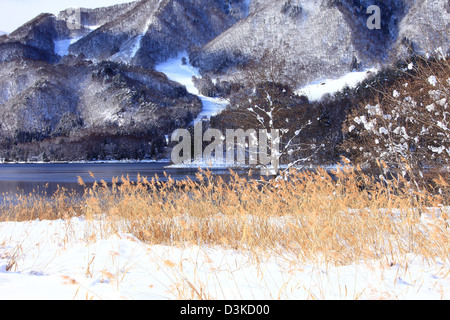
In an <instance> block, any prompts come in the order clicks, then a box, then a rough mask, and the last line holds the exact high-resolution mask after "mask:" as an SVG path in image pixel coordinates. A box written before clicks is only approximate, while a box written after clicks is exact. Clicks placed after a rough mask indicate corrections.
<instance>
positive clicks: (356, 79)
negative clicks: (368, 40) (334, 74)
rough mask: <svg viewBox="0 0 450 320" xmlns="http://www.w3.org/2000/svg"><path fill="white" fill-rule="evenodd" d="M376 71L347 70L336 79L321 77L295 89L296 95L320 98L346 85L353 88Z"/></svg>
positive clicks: (311, 98)
mask: <svg viewBox="0 0 450 320" xmlns="http://www.w3.org/2000/svg"><path fill="white" fill-rule="evenodd" d="M374 73H377V69H375V68H372V69H368V70H364V71H361V72H349V73H347V74H345V75H344V76H342V77H341V78H338V79H322V80H319V81H315V82H314V83H311V84H309V85H307V86H305V87H303V88H300V89H298V90H297V91H296V93H297V94H298V95H305V96H307V97H308V99H309V100H311V101H316V100H319V99H320V98H322V97H323V96H324V95H325V94H327V93H329V94H334V93H336V92H338V91H339V90H342V89H344V88H345V87H346V86H348V87H349V88H355V87H356V85H358V83H360V82H361V81H363V80H365V79H366V78H367V77H368V76H369V75H370V74H374Z"/></svg>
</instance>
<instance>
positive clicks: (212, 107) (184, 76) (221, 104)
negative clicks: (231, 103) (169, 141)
mask: <svg viewBox="0 0 450 320" xmlns="http://www.w3.org/2000/svg"><path fill="white" fill-rule="evenodd" d="M183 58H184V59H185V61H186V63H185V64H183ZM155 70H156V71H159V72H162V73H164V74H165V75H166V76H167V77H168V78H169V79H170V80H173V81H176V82H178V83H180V84H182V85H184V86H185V87H186V90H187V91H188V92H189V93H192V94H194V95H196V96H198V97H199V98H200V100H201V101H202V104H203V109H202V112H201V113H200V114H199V115H198V116H197V118H196V119H195V120H194V123H196V122H197V121H200V120H201V119H209V118H211V117H212V116H214V115H216V114H218V113H219V112H220V111H222V110H224V109H225V108H226V106H227V105H228V101H227V100H224V99H221V98H210V97H205V96H203V95H201V94H200V93H199V91H198V89H197V88H196V87H195V85H194V81H193V80H192V77H201V76H200V74H199V72H198V70H197V69H196V68H194V67H193V66H191V65H190V63H189V58H188V55H187V53H186V52H184V53H181V54H179V55H178V57H176V58H173V59H169V60H168V61H166V62H163V63H161V64H158V65H157V66H156V67H155Z"/></svg>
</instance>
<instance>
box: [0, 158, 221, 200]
mask: <svg viewBox="0 0 450 320" xmlns="http://www.w3.org/2000/svg"><path fill="white" fill-rule="evenodd" d="M168 165H169V163H168V162H143V163H39V164H0V197H1V196H2V194H4V193H5V194H6V193H9V194H16V193H18V192H20V193H24V194H29V193H36V192H44V191H45V192H47V193H48V194H53V193H54V192H55V191H56V190H57V189H58V187H63V188H66V189H68V190H74V191H81V190H82V189H83V188H82V187H81V186H79V185H78V176H80V177H81V178H82V179H83V181H84V182H85V183H86V184H87V185H89V184H91V183H94V181H96V180H97V182H100V180H102V179H103V180H105V181H106V182H111V181H112V178H114V177H119V178H120V177H122V176H124V177H127V176H128V177H129V178H130V180H132V181H136V180H137V176H138V174H139V175H140V176H141V177H147V178H148V179H149V180H151V178H152V177H154V176H155V174H157V175H158V177H159V180H160V181H164V180H167V178H166V177H165V176H164V172H166V173H167V175H168V176H169V175H170V176H171V177H172V179H174V180H181V179H185V178H186V177H187V176H188V177H190V178H191V179H192V180H194V179H195V173H197V172H198V170H197V169H194V168H192V169H190V168H186V169H185V168H183V169H181V168H168V167H167V166H168ZM212 171H213V172H214V173H215V174H227V173H228V170H224V169H221V170H220V169H219V170H212ZM90 172H92V174H94V176H95V179H94V178H93V177H92V176H91V174H90Z"/></svg>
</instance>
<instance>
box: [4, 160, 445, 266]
mask: <svg viewBox="0 0 450 320" xmlns="http://www.w3.org/2000/svg"><path fill="white" fill-rule="evenodd" d="M197 178H198V180H199V181H198V182H194V181H192V180H190V179H186V180H183V181H174V180H172V179H170V177H169V180H168V181H166V182H162V181H160V180H159V179H158V177H154V178H152V179H151V180H148V179H147V178H144V177H138V180H137V181H135V182H133V181H130V180H129V179H128V178H125V177H122V179H121V180H120V182H119V179H114V180H113V182H112V186H111V185H107V184H106V183H105V182H104V181H101V182H100V183H95V184H94V185H93V186H92V187H87V186H86V187H85V193H84V195H83V196H82V197H81V199H80V198H79V197H78V198H77V196H76V195H75V194H71V193H69V192H67V190H63V189H61V190H59V191H58V192H56V193H55V194H54V195H53V196H52V197H44V196H37V195H29V196H21V197H19V199H18V200H15V201H12V200H11V201H10V202H9V203H8V201H7V203H6V204H5V205H4V206H3V207H2V208H0V210H1V211H2V212H0V217H2V219H3V220H17V221H20V220H30V219H36V218H39V219H59V218H69V217H72V216H85V217H87V218H88V219H98V218H99V217H101V218H102V219H103V220H104V221H105V222H104V223H105V230H113V231H119V230H120V231H125V232H129V233H132V234H134V235H135V236H136V237H138V238H139V239H140V240H142V241H144V242H146V243H150V244H165V245H186V244H196V245H205V244H206V245H217V246H221V247H224V248H235V249H240V250H255V251H259V250H265V251H267V250H269V251H270V252H274V253H275V252H289V253H290V254H294V256H296V257H297V258H299V259H304V260H309V261H317V260H318V259H320V261H325V262H327V263H333V264H349V263H352V262H355V261H362V260H366V259H376V258H380V257H384V256H389V257H391V258H392V259H395V258H396V257H399V256H401V255H403V254H407V253H414V254H420V255H423V256H424V257H426V258H429V259H434V258H436V257H440V258H442V259H444V260H446V259H447V258H448V256H449V236H450V228H449V225H448V215H447V214H448V211H447V208H446V205H447V196H446V195H447V191H448V188H449V184H448V183H447V181H446V180H445V179H444V178H439V179H436V180H435V181H434V183H435V187H436V188H438V189H439V191H440V192H432V190H431V191H428V192H416V191H413V190H412V189H410V188H408V183H407V181H406V180H403V179H401V178H399V179H393V180H391V181H389V183H385V182H384V183H383V182H382V181H378V180H377V179H375V178H372V177H370V176H368V175H366V174H364V173H362V172H361V171H360V170H359V169H358V168H353V167H350V166H345V167H342V168H339V169H338V170H336V171H335V172H333V173H332V174H329V173H327V172H326V171H325V170H322V169H318V170H316V171H314V172H312V171H304V172H297V171H295V170H291V171H290V172H289V173H288V174H286V175H285V176H282V177H279V178H278V179H272V180H264V179H262V180H255V179H249V178H246V177H240V176H238V175H237V174H235V173H232V174H231V180H230V181H228V182H224V181H223V180H222V178H221V177H216V176H214V175H212V174H211V173H210V172H209V171H206V172H205V171H200V172H199V173H198V174H197ZM79 183H80V184H82V185H84V182H83V181H82V180H81V179H80V180H79Z"/></svg>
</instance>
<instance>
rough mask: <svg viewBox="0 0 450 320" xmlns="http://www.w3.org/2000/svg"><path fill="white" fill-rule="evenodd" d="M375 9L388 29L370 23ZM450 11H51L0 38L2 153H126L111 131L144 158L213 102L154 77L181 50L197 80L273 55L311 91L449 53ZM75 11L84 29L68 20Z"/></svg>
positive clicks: (263, 7) (263, 6)
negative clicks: (410, 59)
mask: <svg viewBox="0 0 450 320" xmlns="http://www.w3.org/2000/svg"><path fill="white" fill-rule="evenodd" d="M373 4H376V5H378V6H379V7H380V9H381V29H380V30H378V29H369V28H368V27H367V26H366V22H367V19H368V17H369V14H367V8H368V7H369V6H370V5H373ZM44 9H45V8H44ZM449 12H450V5H449V3H448V1H447V0H433V1H425V0H386V1H380V0H370V1H369V0H189V1H188V0H141V1H134V2H130V3H125V4H120V5H115V6H111V7H106V8H97V9H84V8H81V9H71V10H65V11H62V12H61V13H60V14H59V15H57V16H55V15H52V14H47V13H43V14H41V15H39V16H38V17H36V18H34V19H33V20H31V21H29V22H28V23H26V24H24V25H23V26H21V27H20V28H18V29H17V30H15V31H14V32H12V33H10V34H7V35H0V114H1V117H0V142H1V143H3V147H1V149H2V150H5V148H6V149H8V150H9V151H8V152H10V155H11V152H12V151H11V150H12V149H14V148H16V146H18V145H22V144H24V143H38V144H40V145H41V146H40V147H39V148H38V149H37V150H38V151H39V152H41V153H42V150H43V148H44V149H45V148H47V147H48V146H55V141H54V140H52V139H57V138H58V139H60V140H61V139H62V140H63V142H64V144H67V145H70V144H73V143H75V142H77V143H79V145H80V148H81V149H82V148H83V147H82V144H83V143H82V142H80V141H82V140H83V139H84V138H85V137H87V136H89V137H92V136H95V137H97V138H96V139H97V140H98V145H92V148H93V149H102V148H103V149H104V150H110V149H114V150H118V149H120V148H122V146H123V145H121V143H123V141H122V140H121V142H120V143H119V142H117V141H115V140H114V139H112V140H111V136H114V137H124V136H126V137H133V139H136V140H137V141H139V140H142V137H143V136H145V137H146V139H147V140H150V143H149V144H148V145H145V146H143V145H142V144H139V146H138V147H136V149H137V150H135V151H136V153H138V154H140V155H142V154H147V155H148V154H150V153H152V152H153V153H158V152H160V151H161V145H163V144H164V143H163V142H161V141H163V140H164V139H163V137H165V136H166V135H168V134H170V133H171V130H173V129H174V128H177V127H182V126H187V125H188V124H189V123H191V122H192V120H193V119H195V118H196V117H197V116H198V115H199V114H200V113H201V112H202V108H204V107H205V105H204V104H205V101H206V99H205V97H200V98H201V99H200V98H199V97H197V96H196V95H195V94H194V95H193V94H192V91H191V93H190V92H188V90H186V88H185V87H184V86H183V85H181V84H179V83H177V82H175V81H172V80H170V77H169V78H168V77H167V75H164V74H163V73H162V72H158V71H155V68H156V69H158V66H161V63H165V62H166V61H173V60H170V59H175V58H177V57H178V56H179V55H180V53H186V55H187V56H189V59H187V60H190V61H191V62H192V64H193V66H194V67H195V68H196V69H197V70H198V71H199V72H200V75H202V76H208V77H209V78H211V79H219V80H229V79H231V78H233V77H236V76H237V75H238V74H239V72H238V71H239V67H240V66H243V65H245V64H246V63H247V62H249V61H252V60H258V59H259V58H260V57H261V56H262V55H263V54H264V53H265V52H267V51H273V52H275V53H276V54H277V58H278V59H279V60H280V61H284V62H285V68H286V70H285V71H286V74H287V75H288V76H289V77H290V78H295V80H296V82H297V84H298V86H299V88H304V87H306V86H307V85H308V84H313V83H315V82H316V81H318V80H320V79H333V78H340V77H342V76H344V75H345V74H346V73H348V72H349V71H350V70H354V69H359V71H362V70H365V69H370V68H373V67H379V66H382V65H384V64H388V63H390V62H392V61H393V60H394V59H396V58H398V57H402V56H405V55H407V54H410V53H411V52H413V51H414V52H419V53H423V52H426V51H432V50H435V49H436V48H439V50H440V51H441V52H448V51H449V40H448V39H449V35H448V33H449V30H450V28H449ZM74 13H76V15H75V17H76V19H77V20H78V21H77V28H73V26H72V27H71V26H70V24H68V21H70V19H73V18H74ZM172 79H175V80H176V78H172ZM202 102H203V106H202ZM203 111H205V110H204V109H203ZM105 137H106V138H105ZM96 139H85V140H86V141H90V142H92V141H94V140H96ZM105 139H106V140H105ZM62 140H61V141H62ZM113 140H114V141H113ZM119 140H120V139H119ZM44 141H51V142H49V143H48V145H45V144H44V145H42V143H43V142H44ZM58 141H59V140H58ZM74 141H75V142H74ZM127 141H128V140H127ZM126 144H127V145H129V144H130V143H129V141H128V142H127V143H126ZM131 144H133V143H131ZM5 145H6V147H5ZM149 145H150V146H149ZM156 146H159V147H156ZM54 149H55V148H54ZM73 149H74V148H72V149H71V150H73ZM103 149H102V150H103ZM150 149H151V150H153V151H150ZM64 150H65V149H64V148H63V147H61V150H60V151H57V150H54V153H57V152H60V153H61V154H66V153H67V152H66V153H64V152H65V151H64ZM38 151H36V150H35V149H33V150H32V151H29V152H31V153H36V152H38ZM66 151H67V150H66ZM21 152H22V151H21ZM17 153H20V152H19V151H17ZM22 153H23V152H22ZM77 153H78V154H84V155H85V154H86V152H83V151H80V152H78V151H77ZM105 153H106V154H108V156H111V157H114V156H115V155H116V154H117V152H109V151H108V152H106V151H105ZM70 157H71V156H70V155H69V156H68V158H70Z"/></svg>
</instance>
